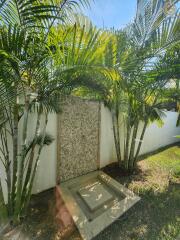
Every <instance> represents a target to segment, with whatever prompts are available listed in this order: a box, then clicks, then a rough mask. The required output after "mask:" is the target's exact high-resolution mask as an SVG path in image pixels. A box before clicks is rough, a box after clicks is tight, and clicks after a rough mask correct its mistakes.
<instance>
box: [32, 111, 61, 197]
mask: <svg viewBox="0 0 180 240" xmlns="http://www.w3.org/2000/svg"><path fill="white" fill-rule="evenodd" d="M46 132H47V133H50V134H51V135H52V136H53V137H54V138H55V140H54V141H53V143H52V144H51V145H50V146H46V147H44V149H43V150H42V153H41V156H40V162H39V165H38V170H37V174H36V178H35V181H34V186H33V193H38V192H41V191H43V190H46V189H49V188H52V187H54V186H55V185H56V160H57V115H56V114H53V113H52V114H50V115H49V120H48V124H47V130H46Z"/></svg>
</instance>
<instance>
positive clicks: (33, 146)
mask: <svg viewBox="0 0 180 240" xmlns="http://www.w3.org/2000/svg"><path fill="white" fill-rule="evenodd" d="M40 119H41V109H40V108H39V111H38V115H37V122H36V129H35V137H34V141H33V144H32V147H31V153H30V156H29V163H28V169H27V173H26V177H25V181H24V186H23V191H22V201H21V205H22V208H23V207H24V204H25V203H24V201H25V197H26V191H27V188H28V183H29V181H30V177H31V174H32V168H33V160H34V154H35V147H36V144H37V138H38V135H39V133H40Z"/></svg>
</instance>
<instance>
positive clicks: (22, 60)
mask: <svg viewBox="0 0 180 240" xmlns="http://www.w3.org/2000/svg"><path fill="white" fill-rule="evenodd" d="M80 5H81V6H87V5H89V1H88V0H83V1H82V0H79V1H78V0H77V1H68V0H55V1H51V0H50V1H49V0H46V1H36V0H26V1H21V0H7V1H3V2H1V5H0V19H1V21H0V110H1V113H0V141H1V144H2V146H3V147H2V148H0V154H1V155H2V156H1V155H0V157H1V158H0V160H1V162H2V163H3V165H4V170H5V172H6V183H7V184H6V187H7V191H8V203H7V205H5V203H4V200H3V197H2V196H3V193H2V189H1V188H0V200H1V203H3V204H0V207H1V210H3V212H4V209H2V208H4V207H5V208H6V210H7V211H5V212H7V215H8V217H9V219H12V222H13V223H15V224H16V223H18V222H19V221H20V220H21V217H22V216H24V215H25V214H26V211H27V207H28V204H29V201H30V197H31V191H32V186H33V182H34V177H35V174H36V170H37V166H38V162H39V158H40V154H41V152H42V150H43V147H44V146H45V145H49V144H51V142H52V141H53V137H52V136H50V135H49V134H46V126H47V122H48V114H49V113H50V112H55V113H58V112H60V97H61V96H62V95H64V94H65V95H67V94H71V92H72V91H73V90H78V88H79V87H83V88H87V89H94V88H95V89H97V91H99V92H100V93H102V94H104V91H105V88H104V87H103V86H102V84H100V82H97V81H95V79H94V78H93V77H92V76H95V75H96V74H97V73H98V74H99V75H100V76H103V77H104V76H106V77H108V76H110V75H111V74H113V73H114V70H113V69H109V68H108V67H106V66H105V65H104V52H105V48H106V45H107V42H108V39H109V38H107V34H106V33H101V32H100V31H99V30H97V29H96V28H94V27H93V26H92V25H91V24H90V25H89V26H88V28H85V27H84V26H81V25H80V24H79V23H77V24H76V23H74V24H71V23H69V21H67V17H68V15H69V13H70V12H71V11H73V9H74V7H77V6H80ZM31 112H36V115H35V116H36V122H35V124H34V126H35V129H34V130H31V131H33V132H32V134H33V137H32V139H33V140H30V139H29V135H28V132H29V130H30V122H31V119H30V116H31ZM8 139H11V143H12V146H13V152H12V156H11V155H10V154H9V153H10V148H9V147H10V146H9V142H8V141H9V140H8ZM19 143H21V144H20V146H19Z"/></svg>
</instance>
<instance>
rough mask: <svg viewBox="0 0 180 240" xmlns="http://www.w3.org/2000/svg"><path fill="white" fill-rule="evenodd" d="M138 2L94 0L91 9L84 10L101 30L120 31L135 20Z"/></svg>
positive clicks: (130, 0) (131, 0)
mask: <svg viewBox="0 0 180 240" xmlns="http://www.w3.org/2000/svg"><path fill="white" fill-rule="evenodd" d="M136 3H137V0H94V3H93V1H92V3H91V9H86V10H84V11H83V12H84V15H86V16H87V17H89V18H90V19H91V21H92V22H93V23H94V25H96V26H97V27H99V28H103V27H105V28H112V27H114V28H115V29H120V28H123V27H125V26H126V25H127V24H128V23H129V22H131V21H132V20H133V18H134V17H135V13H136Z"/></svg>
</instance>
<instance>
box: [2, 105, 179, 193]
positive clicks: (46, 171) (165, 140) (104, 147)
mask: <svg viewBox="0 0 180 240" xmlns="http://www.w3.org/2000/svg"><path fill="white" fill-rule="evenodd" d="M166 115H167V117H166V118H165V119H164V126H163V127H162V128H159V127H158V126H157V125H156V124H152V125H150V126H149V127H148V128H147V130H146V133H145V138H144V142H143V144H142V149H141V154H143V153H147V152H151V151H154V150H156V149H158V148H160V147H162V146H166V145H169V144H172V143H174V142H176V141H178V139H176V138H175V137H174V136H175V135H178V134H180V127H178V128H177V127H176V120H177V113H175V112H167V113H166ZM33 125H34V124H33V121H32V128H30V129H31V130H29V131H30V133H29V134H30V135H31V133H32V130H33V129H34V126H33ZM47 132H48V133H50V134H51V135H53V136H54V138H55V140H54V142H53V143H52V144H51V145H50V146H48V147H45V148H44V149H43V152H42V154H41V157H40V163H39V166H38V171H37V174H36V178H35V182H34V187H33V193H38V192H41V191H44V190H46V189H49V188H52V187H54V186H55V185H56V159H57V116H56V115H55V114H50V116H49V120H48V125H47ZM82 154H83V153H82ZM114 161H116V154H115V147H114V138H113V130H112V119H111V114H110V112H109V110H108V108H106V107H104V105H103V104H102V105H101V135H100V167H104V166H106V165H107V164H109V163H111V162H114ZM3 170H4V169H3V167H2V165H1V164H0V174H1V175H0V176H1V177H2V178H4V173H3ZM3 185H4V186H5V184H3ZM3 189H4V193H5V195H6V190H5V187H4V188H3Z"/></svg>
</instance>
